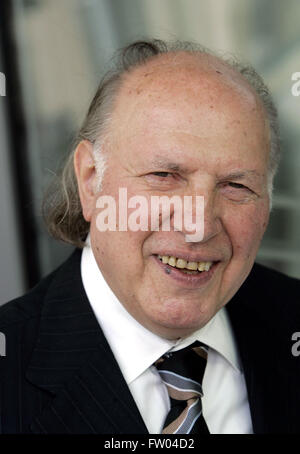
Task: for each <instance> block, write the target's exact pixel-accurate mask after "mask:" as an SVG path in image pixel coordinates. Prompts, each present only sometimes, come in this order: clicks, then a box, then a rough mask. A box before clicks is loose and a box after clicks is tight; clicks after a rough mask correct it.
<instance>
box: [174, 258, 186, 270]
mask: <svg viewBox="0 0 300 454" xmlns="http://www.w3.org/2000/svg"><path fill="white" fill-rule="evenodd" d="M186 265H187V261H186V260H184V259H177V261H176V268H186V267H187V266H186Z"/></svg>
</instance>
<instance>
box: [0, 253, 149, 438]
mask: <svg viewBox="0 0 300 454" xmlns="http://www.w3.org/2000/svg"><path fill="white" fill-rule="evenodd" d="M80 258H81V253H80V251H76V252H75V253H74V254H73V256H72V257H71V258H70V259H69V261H68V262H66V263H65V264H64V265H63V266H62V267H61V268H60V269H59V270H58V271H57V272H55V273H54V274H52V275H51V276H50V277H49V278H47V279H46V280H45V281H43V282H42V283H40V284H39V286H38V287H37V289H34V290H33V291H32V292H31V293H30V294H28V296H26V297H24V298H22V299H21V300H16V301H15V302H12V303H10V304H9V305H7V306H6V307H5V306H4V307H2V308H1V309H0V315H1V324H0V326H1V329H0V330H1V331H2V332H4V333H5V334H6V339H7V356H6V357H5V358H4V361H2V359H1V363H0V371H1V373H0V380H1V394H0V396H2V397H4V401H3V400H2V402H1V408H0V411H1V413H0V415H1V418H0V421H1V427H2V432H3V433H32V432H34V433H99V434H101V433H116V434H118V433H119V434H121V433H147V429H146V426H145V425H144V422H143V420H142V418H141V416H140V414H139V411H138V409H137V407H136V404H135V402H134V400H133V398H132V396H131V393H130V391H129V389H128V387H127V384H126V382H125V380H124V378H123V376H122V374H121V371H120V369H119V366H118V364H117V363H116V361H115V359H114V356H113V354H112V352H111V350H110V348H109V345H108V344H107V342H106V339H105V338H104V336H103V333H102V331H101V329H100V327H99V324H98V322H97V320H96V318H95V316H94V313H93V311H92V309H91V308H90V305H89V302H88V300H87V297H86V294H85V292H84V289H83V286H82V282H81V276H80ZM41 303H42V304H41Z"/></svg>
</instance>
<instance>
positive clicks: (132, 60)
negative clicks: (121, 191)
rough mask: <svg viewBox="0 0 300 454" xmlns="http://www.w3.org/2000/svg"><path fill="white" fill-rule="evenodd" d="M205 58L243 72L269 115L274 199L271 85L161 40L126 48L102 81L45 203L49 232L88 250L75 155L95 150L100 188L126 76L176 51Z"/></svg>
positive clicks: (244, 67)
mask: <svg viewBox="0 0 300 454" xmlns="http://www.w3.org/2000/svg"><path fill="white" fill-rule="evenodd" d="M182 51H184V52H188V53H194V54H197V53H205V54H208V55H213V56H215V57H218V58H219V59H220V60H221V61H223V62H225V63H227V64H228V65H229V66H230V67H232V68H233V69H234V70H236V71H237V72H239V73H240V74H241V75H242V76H243V77H244V78H245V79H246V80H247V81H248V83H249V84H250V85H251V86H252V87H253V88H254V89H255V91H256V93H257V94H258V96H259V98H260V99H261V102H262V104H263V106H264V108H265V111H266V117H267V119H268V121H269V125H270V134H271V140H270V142H271V144H270V155H269V169H268V172H269V174H268V175H269V194H270V196H271V193H272V182H273V177H274V175H275V174H276V171H277V168H278V164H279V160H280V139H279V126H278V116H277V110H276V107H275V105H274V102H273V99H272V96H271V94H270V91H269V89H268V87H267V86H266V84H265V83H264V81H263V79H262V78H261V76H260V75H259V74H258V73H257V72H256V70H255V69H254V68H253V67H252V66H251V65H249V64H245V63H242V62H241V61H239V60H238V59H237V58H235V57H232V56H230V58H226V57H224V56H220V55H217V54H216V53H214V52H212V51H211V50H210V49H207V48H205V47H203V46H200V45H199V44H195V43H190V42H182V41H175V42H171V43H169V42H165V41H162V40H152V41H137V42H135V43H133V44H130V45H129V46H126V47H124V48H123V49H121V50H120V51H119V52H118V53H117V54H116V59H115V65H114V67H113V69H111V70H110V71H108V72H107V73H106V74H105V76H104V77H103V79H102V80H101V82H100V84H99V86H98V89H97V91H96V94H95V96H94V98H93V100H92V102H91V104H90V107H89V109H88V112H87V115H86V117H85V120H84V122H83V125H82V127H81V128H80V130H79V132H78V134H77V137H76V138H75V141H74V144H73V147H72V151H71V153H70V154H69V156H68V157H67V160H66V162H65V164H64V166H63V168H62V170H61V172H60V173H59V174H58V175H57V176H56V177H55V179H54V180H53V181H52V183H51V185H50V187H49V189H48V191H47V193H46V195H45V197H44V202H43V216H44V220H45V222H46V225H47V228H48V231H49V233H50V234H51V235H52V236H53V237H55V238H57V239H60V240H62V241H65V242H68V243H71V244H73V245H75V246H77V247H82V246H83V245H84V240H85V238H86V236H87V234H88V232H89V223H88V222H87V221H85V219H84V217H83V215H82V208H81V203H80V198H79V193H78V186H77V181H76V176H75V172H74V165H73V160H74V153H75V150H76V147H77V145H78V144H79V143H80V142H81V141H82V140H88V141H90V142H91V143H92V144H93V146H94V159H95V165H96V171H97V174H98V179H99V188H100V185H101V181H102V178H103V174H104V170H105V162H106V157H105V154H104V152H103V147H102V144H103V142H104V139H105V135H106V134H107V132H108V125H109V121H110V116H111V113H112V111H113V107H114V101H115V99H116V96H117V94H118V92H119V89H120V86H121V83H122V81H123V78H124V75H125V74H128V73H130V72H131V71H132V70H133V69H135V68H137V67H138V66H141V65H143V64H145V63H146V62H148V61H150V60H151V59H154V58H155V57H156V56H158V55H161V54H164V53H171V52H173V53H175V52H182Z"/></svg>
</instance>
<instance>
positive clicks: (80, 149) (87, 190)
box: [74, 140, 97, 222]
mask: <svg viewBox="0 0 300 454" xmlns="http://www.w3.org/2000/svg"><path fill="white" fill-rule="evenodd" d="M74 169H75V174H76V178H77V184H78V190H79V196H80V201H81V206H82V214H83V217H84V219H85V220H86V221H87V222H90V221H91V218H92V214H93V211H94V208H95V188H96V179H97V175H96V168H95V161H94V155H93V144H92V143H91V142H90V141H88V140H83V141H81V142H80V144H79V145H78V146H77V148H76V150H75V154H74Z"/></svg>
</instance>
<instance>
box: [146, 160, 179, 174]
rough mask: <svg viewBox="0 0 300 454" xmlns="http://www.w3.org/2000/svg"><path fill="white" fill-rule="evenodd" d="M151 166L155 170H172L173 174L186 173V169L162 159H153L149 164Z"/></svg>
mask: <svg viewBox="0 0 300 454" xmlns="http://www.w3.org/2000/svg"><path fill="white" fill-rule="evenodd" d="M151 165H152V166H153V167H156V168H158V169H159V168H163V169H165V170H172V171H173V172H186V171H187V169H186V167H183V166H181V165H180V164H178V163H176V162H172V161H168V160H165V159H162V158H158V159H155V160H154V161H152V162H151Z"/></svg>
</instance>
